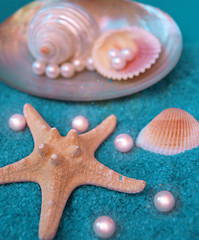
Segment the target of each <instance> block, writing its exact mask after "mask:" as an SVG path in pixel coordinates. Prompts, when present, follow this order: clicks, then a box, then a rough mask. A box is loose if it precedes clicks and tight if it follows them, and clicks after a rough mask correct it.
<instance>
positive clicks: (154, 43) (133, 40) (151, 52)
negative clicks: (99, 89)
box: [92, 26, 161, 80]
mask: <svg viewBox="0 0 199 240" xmlns="http://www.w3.org/2000/svg"><path fill="white" fill-rule="evenodd" d="M123 48H131V49H132V50H133V51H134V53H135V57H134V58H133V60H132V61H130V62H128V63H127V65H126V67H125V68H124V69H122V70H119V71H118V70H114V69H113V68H112V66H111V62H110V59H109V58H108V57H107V56H108V52H109V51H110V50H112V49H118V50H122V49H123ZM160 52H161V44H160V41H159V40H158V39H157V38H156V37H155V36H154V35H152V34H151V33H149V32H147V31H146V30H144V29H142V28H137V27H135V26H134V27H126V28H121V29H112V30H108V31H106V32H105V33H104V34H102V35H101V37H99V38H98V39H97V40H96V42H95V45H94V47H93V51H92V57H93V61H94V64H95V67H96V69H97V71H98V72H99V73H100V74H102V75H103V76H104V77H107V78H111V79H113V80H127V79H129V78H133V77H134V76H138V75H139V74H140V73H143V72H145V71H146V69H149V68H151V65H152V64H154V63H155V62H156V60H157V59H158V57H159V55H160Z"/></svg>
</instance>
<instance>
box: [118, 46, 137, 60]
mask: <svg viewBox="0 0 199 240" xmlns="http://www.w3.org/2000/svg"><path fill="white" fill-rule="evenodd" d="M121 54H122V56H123V57H124V58H125V59H126V61H131V60H133V58H134V57H135V53H134V51H133V50H132V49H131V48H124V49H122V52H121Z"/></svg>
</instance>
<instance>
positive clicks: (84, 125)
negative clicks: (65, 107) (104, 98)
mask: <svg viewBox="0 0 199 240" xmlns="http://www.w3.org/2000/svg"><path fill="white" fill-rule="evenodd" d="M72 127H73V128H74V129H76V130H77V131H78V132H80V133H83V132H86V131H87V130H88V127H89V122H88V120H87V118H85V117H83V116H77V117H75V118H74V119H73V121H72Z"/></svg>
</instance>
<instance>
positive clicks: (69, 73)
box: [61, 63, 75, 78]
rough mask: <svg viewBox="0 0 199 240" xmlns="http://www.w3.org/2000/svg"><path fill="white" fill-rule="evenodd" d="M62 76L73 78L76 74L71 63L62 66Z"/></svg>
mask: <svg viewBox="0 0 199 240" xmlns="http://www.w3.org/2000/svg"><path fill="white" fill-rule="evenodd" d="M61 74H62V76H63V77H65V78H71V77H73V76H74V74H75V67H74V65H73V64H71V63H65V64H63V65H62V66H61Z"/></svg>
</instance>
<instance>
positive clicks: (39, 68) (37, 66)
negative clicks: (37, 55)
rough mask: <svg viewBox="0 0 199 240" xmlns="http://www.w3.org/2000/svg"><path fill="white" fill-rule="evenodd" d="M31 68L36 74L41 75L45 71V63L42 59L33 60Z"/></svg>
mask: <svg viewBox="0 0 199 240" xmlns="http://www.w3.org/2000/svg"><path fill="white" fill-rule="evenodd" d="M32 70H33V72H34V73H35V74H37V75H43V74H44V73H45V71H46V64H45V62H44V61H42V60H40V61H39V60H38V61H35V62H34V63H33V64H32Z"/></svg>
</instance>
